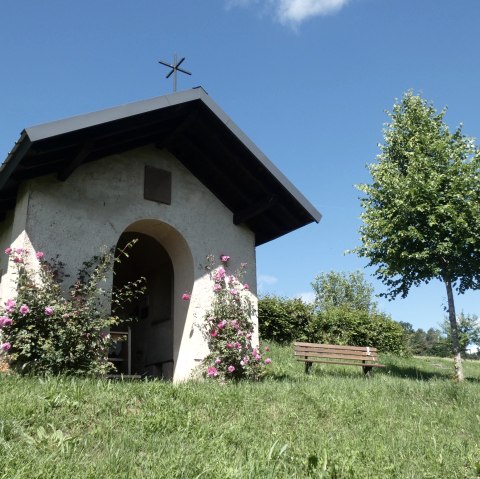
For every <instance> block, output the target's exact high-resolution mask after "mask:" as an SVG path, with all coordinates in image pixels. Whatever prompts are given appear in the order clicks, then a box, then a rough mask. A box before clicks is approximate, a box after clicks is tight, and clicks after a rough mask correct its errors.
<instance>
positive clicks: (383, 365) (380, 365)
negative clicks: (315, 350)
mask: <svg viewBox="0 0 480 479" xmlns="http://www.w3.org/2000/svg"><path fill="white" fill-rule="evenodd" d="M297 361H302V360H301V359H299V358H297ZM307 362H309V363H323V364H343V365H344V366H366V367H368V368H384V367H385V364H378V363H377V364H360V363H347V362H340V361H321V360H320V359H312V360H311V361H310V360H307Z"/></svg>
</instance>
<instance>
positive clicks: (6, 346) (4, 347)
mask: <svg viewBox="0 0 480 479" xmlns="http://www.w3.org/2000/svg"><path fill="white" fill-rule="evenodd" d="M11 347H12V345H11V344H10V343H2V345H1V346H0V349H2V350H3V351H8V350H9V349H10V348H11Z"/></svg>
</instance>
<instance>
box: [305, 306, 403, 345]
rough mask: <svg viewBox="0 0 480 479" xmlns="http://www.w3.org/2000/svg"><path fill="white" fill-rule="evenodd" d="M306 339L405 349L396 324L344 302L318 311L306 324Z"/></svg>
mask: <svg viewBox="0 0 480 479" xmlns="http://www.w3.org/2000/svg"><path fill="white" fill-rule="evenodd" d="M307 334H308V339H309V341H310V342H314V343H326V344H344V345H349V346H372V347H376V348H377V349H378V350H379V351H380V352H384V353H392V354H405V353H407V352H408V350H407V348H406V343H405V335H404V331H403V328H402V326H401V325H400V324H398V323H397V322H395V321H393V320H392V319H391V318H390V317H389V316H387V315H386V314H384V313H380V312H373V313H372V312H368V311H365V310H358V309H352V308H349V307H347V306H335V307H330V308H328V310H325V311H319V312H318V313H317V315H316V316H315V319H314V320H313V321H312V322H311V324H310V326H309V328H308V333H307Z"/></svg>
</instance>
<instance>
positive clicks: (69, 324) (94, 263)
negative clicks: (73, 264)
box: [2, 244, 144, 375]
mask: <svg viewBox="0 0 480 479" xmlns="http://www.w3.org/2000/svg"><path fill="white" fill-rule="evenodd" d="M130 246H131V244H130V245H127V247H130ZM5 252H6V253H7V254H9V256H10V258H9V260H10V261H13V262H14V263H15V265H16V267H17V297H16V298H15V299H8V300H7V301H6V303H5V307H4V310H3V315H2V323H3V332H2V334H3V336H4V338H3V340H2V341H4V342H3V349H4V350H6V352H7V359H8V362H9V364H10V366H11V367H12V368H13V369H15V370H17V371H19V372H22V373H34V374H59V373H65V374H75V375H81V374H102V373H106V372H107V371H108V370H109V368H110V364H109V363H108V361H107V354H108V349H109V347H110V346H111V344H112V340H111V338H110V336H109V334H108V331H109V329H110V327H111V326H113V325H115V324H117V323H118V322H119V321H120V318H119V317H118V316H117V311H119V310H120V309H121V307H122V304H124V303H125V302H127V301H131V300H133V299H134V298H136V297H137V296H138V295H140V294H142V293H143V291H144V279H143V278H141V279H139V280H138V281H136V282H133V283H128V284H127V285H125V287H123V288H122V289H119V290H118V291H116V292H115V293H112V291H105V290H104V289H102V288H101V283H102V282H105V280H106V278H107V276H108V274H109V273H110V272H111V271H112V269H113V265H114V262H115V261H119V257H117V258H115V257H114V254H113V251H112V250H110V251H106V252H103V253H102V254H101V255H99V256H96V257H94V258H93V259H92V260H91V261H88V262H85V263H84V265H83V267H82V268H81V270H80V271H79V273H78V277H77V281H76V282H75V283H74V284H73V285H72V286H71V287H70V289H69V291H68V296H67V297H65V295H64V291H63V289H62V280H63V274H62V270H63V265H62V263H60V262H58V261H53V262H52V263H49V262H47V261H45V260H44V258H43V256H44V255H43V253H40V252H39V253H37V254H36V260H38V261H39V270H38V272H34V271H32V269H31V268H27V266H26V263H28V262H29V260H30V258H29V253H28V251H26V250H23V249H20V248H17V249H14V250H13V249H11V248H7V250H6V251H5ZM120 253H121V254H122V253H123V254H126V253H125V249H124V250H123V251H121V252H120ZM110 302H111V304H112V312H111V314H108V313H106V312H105V309H106V305H107V304H110ZM5 344H6V345H8V346H7V347H5Z"/></svg>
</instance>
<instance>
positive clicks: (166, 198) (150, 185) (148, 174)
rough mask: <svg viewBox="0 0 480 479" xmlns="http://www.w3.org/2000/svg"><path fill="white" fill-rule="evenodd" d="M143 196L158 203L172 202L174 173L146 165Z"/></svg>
mask: <svg viewBox="0 0 480 479" xmlns="http://www.w3.org/2000/svg"><path fill="white" fill-rule="evenodd" d="M143 197H144V198H145V199H146V200H150V201H156V202H157V203H164V204H166V205H170V204H172V173H171V172H170V171H165V170H161V169H159V168H154V167H153V166H148V165H147V166H145V182H144V189H143Z"/></svg>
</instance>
